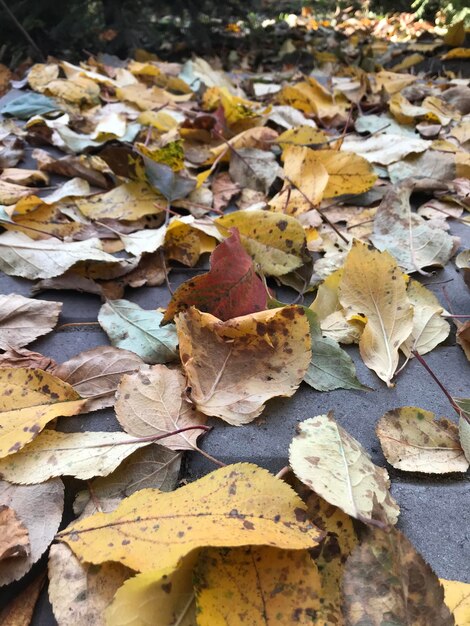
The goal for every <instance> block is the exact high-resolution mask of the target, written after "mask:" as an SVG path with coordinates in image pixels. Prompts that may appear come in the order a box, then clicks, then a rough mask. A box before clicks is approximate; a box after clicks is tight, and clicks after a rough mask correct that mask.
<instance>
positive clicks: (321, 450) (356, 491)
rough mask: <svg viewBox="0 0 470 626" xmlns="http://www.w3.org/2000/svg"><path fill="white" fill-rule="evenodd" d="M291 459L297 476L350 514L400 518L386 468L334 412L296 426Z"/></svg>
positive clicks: (374, 518) (367, 519) (375, 519)
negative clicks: (354, 436) (371, 457)
mask: <svg viewBox="0 0 470 626" xmlns="http://www.w3.org/2000/svg"><path fill="white" fill-rule="evenodd" d="M289 463H290V465H291V467H292V469H293V471H294V473H295V475H296V476H297V478H298V479H299V480H301V481H302V482H303V483H304V484H305V485H307V486H308V487H310V489H312V491H315V493H317V494H318V495H319V496H321V497H322V498H324V499H325V500H326V501H327V502H329V503H330V504H334V505H335V506H337V507H339V508H340V509H342V510H343V511H344V512H345V513H347V514H348V515H351V516H352V517H355V518H356V519H359V520H361V521H363V522H366V523H372V524H374V523H376V524H377V523H381V522H382V521H383V520H385V521H386V522H388V523H390V524H395V522H396V521H397V518H398V513H399V508H398V505H397V504H396V502H395V500H394V499H393V498H392V496H391V495H390V493H389V485H390V483H389V480H388V473H387V471H386V470H385V469H383V468H381V467H377V466H376V465H374V464H373V463H372V461H371V460H370V458H369V456H368V454H367V452H366V451H365V450H364V448H363V447H362V446H361V444H360V443H359V442H358V441H356V440H355V439H354V438H353V437H351V435H349V434H348V433H347V432H346V431H345V430H344V429H343V428H341V426H339V425H338V424H337V423H336V422H335V419H334V417H333V415H332V413H329V414H328V415H317V416H316V417H312V418H310V419H308V420H305V421H304V422H301V423H300V424H299V425H298V434H297V435H296V436H295V437H294V439H293V440H292V443H291V445H290V449H289Z"/></svg>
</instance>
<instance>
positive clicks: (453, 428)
mask: <svg viewBox="0 0 470 626" xmlns="http://www.w3.org/2000/svg"><path fill="white" fill-rule="evenodd" d="M376 432H377V437H378V438H379V440H380V445H381V446H382V450H383V452H384V455H385V458H386V459H387V461H388V462H389V463H390V465H393V467H396V468H398V469H401V470H405V471H408V472H424V473H426V474H447V473H450V472H466V471H467V469H468V466H469V463H468V461H467V460H466V458H465V455H464V452H463V450H462V448H461V446H460V443H459V430H458V427H457V425H456V424H454V423H453V422H451V421H449V420H448V419H445V418H441V419H436V416H435V414H434V413H432V412H431V411H425V410H424V409H420V408H418V407H415V406H404V407H401V408H400V409H394V410H393V411H387V413H385V415H383V416H382V417H381V418H380V420H379V421H378V423H377V427H376Z"/></svg>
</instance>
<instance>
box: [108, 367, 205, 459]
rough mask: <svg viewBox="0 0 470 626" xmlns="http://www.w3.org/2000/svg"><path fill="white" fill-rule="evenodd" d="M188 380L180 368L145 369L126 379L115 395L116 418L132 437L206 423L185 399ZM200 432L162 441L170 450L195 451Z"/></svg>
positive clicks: (159, 433)
mask: <svg viewBox="0 0 470 626" xmlns="http://www.w3.org/2000/svg"><path fill="white" fill-rule="evenodd" d="M185 387H186V381H185V378H184V376H183V375H182V373H181V372H180V371H179V370H177V369H169V368H168V367H165V366H164V365H154V366H153V367H145V368H142V369H141V370H139V371H138V372H136V373H135V374H131V375H128V376H124V377H123V379H122V381H121V383H120V385H119V387H118V390H117V394H116V417H117V419H118V421H119V423H120V424H121V426H122V427H123V428H124V430H125V431H126V432H127V433H129V434H130V435H132V436H133V437H148V436H152V435H155V436H157V435H163V434H168V433H171V432H173V431H175V430H179V429H180V428H185V427H187V426H198V425H201V424H204V423H205V417H204V416H203V415H201V413H199V412H198V411H196V410H195V409H194V407H193V406H192V405H191V404H190V403H189V402H188V401H187V400H186V397H185ZM202 432H203V431H202V429H201V430H197V429H195V430H190V431H187V432H182V433H179V434H177V435H171V436H170V437H166V438H165V439H162V441H161V444H162V445H163V446H165V447H166V448H169V449H170V450H194V449H196V448H197V445H196V441H197V439H198V437H199V436H200V435H201V434H202Z"/></svg>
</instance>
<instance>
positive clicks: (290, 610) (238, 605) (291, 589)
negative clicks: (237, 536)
mask: <svg viewBox="0 0 470 626" xmlns="http://www.w3.org/2000/svg"><path fill="white" fill-rule="evenodd" d="M195 591H196V615H197V622H198V624H199V625H200V626H213V624H220V625H221V626H222V625H224V626H225V625H227V626H229V625H230V626H241V625H242V624H262V623H263V621H264V622H265V623H269V624H270V625H271V624H272V625H273V626H281V625H285V624H302V625H305V626H306V625H307V624H312V623H313V622H312V620H314V619H315V618H316V617H317V614H318V611H319V609H320V607H321V600H320V577H319V575H318V569H317V566H316V564H315V562H314V561H313V560H312V558H311V556H310V554H309V553H308V552H307V551H306V550H279V549H278V548H273V547H271V546H261V547H252V546H249V547H246V548H232V549H220V548H219V549H215V548H209V549H206V550H203V551H202V553H201V555H200V556H199V559H198V563H197V567H196V570H195ZM242 607H243V610H242Z"/></svg>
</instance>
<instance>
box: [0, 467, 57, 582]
mask: <svg viewBox="0 0 470 626" xmlns="http://www.w3.org/2000/svg"><path fill="white" fill-rule="evenodd" d="M0 502H1V503H2V504H5V505H6V506H8V507H10V508H12V509H13V510H14V511H15V512H16V515H17V516H18V518H19V519H20V520H21V521H22V523H23V524H24V525H25V526H26V528H27V529H28V533H29V542H30V547H31V551H30V554H29V555H28V556H27V557H22V558H18V559H10V560H7V561H0V587H1V586H2V585H8V584H9V583H11V582H12V581H14V580H18V579H19V578H21V577H22V576H24V575H25V574H26V573H27V572H29V570H30V569H31V567H32V566H33V565H34V563H36V561H38V560H39V558H40V557H41V556H42V554H43V553H44V552H45V551H46V550H47V548H48V547H49V544H50V543H51V541H52V540H53V539H54V535H55V533H56V532H57V529H58V528H59V524H60V522H61V520H62V511H63V509H64V485H63V483H62V481H61V480H60V478H54V479H53V480H49V481H47V482H45V483H41V484H40V485H27V486H19V485H11V484H10V483H7V482H5V481H0Z"/></svg>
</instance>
